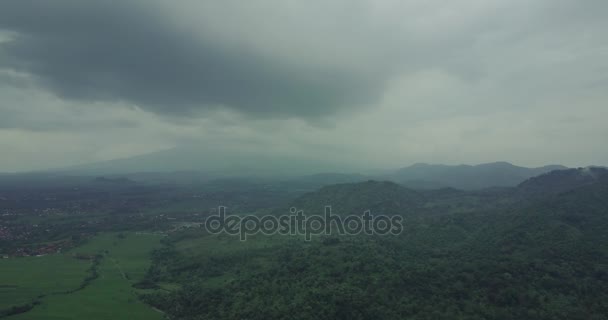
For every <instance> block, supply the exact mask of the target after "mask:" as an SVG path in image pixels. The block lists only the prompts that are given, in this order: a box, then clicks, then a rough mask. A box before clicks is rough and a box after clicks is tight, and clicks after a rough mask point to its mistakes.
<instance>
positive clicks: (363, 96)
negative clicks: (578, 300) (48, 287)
mask: <svg viewBox="0 0 608 320" xmlns="http://www.w3.org/2000/svg"><path fill="white" fill-rule="evenodd" d="M606 30H608V1H605V0H585V1H580V0H451V1H440V0H408V1H406V0H373V1H372V0H369V1H364V0H310V1H296V0H275V1H271V0H259V1H240V0H222V1H193V0H192V1H191V0H176V1H158V0H124V1H115V2H110V1H89V0H51V1H36V0H2V1H0V152H1V154H2V156H1V157H0V172H16V171H29V170H40V169H47V168H61V167H68V166H72V165H78V164H86V163H95V162H100V161H106V160H112V159H120V158H129V157H133V156H137V155H144V154H148V153H154V152H158V151H162V150H190V151H191V152H201V153H202V154H205V153H206V154H211V153H212V154H214V156H215V159H219V161H220V162H221V161H223V160H222V159H228V158H235V157H238V158H241V159H243V160H242V161H247V160H248V159H250V161H254V160H256V159H260V156H261V155H263V159H271V158H277V159H304V160H307V159H310V160H311V161H318V162H319V163H323V161H325V160H328V161H329V160H331V161H329V162H332V163H334V164H338V165H344V167H345V168H364V167H368V168H393V167H394V168H397V167H403V166H407V165H409V164H412V163H416V162H428V163H443V164H460V163H467V164H476V163H484V162H493V161H510V162H513V163H515V164H519V165H524V166H540V165H545V164H554V163H559V164H563V165H567V166H586V165H592V164H594V165H608V148H607V147H606V145H607V142H606V141H607V138H608V120H606V119H608V31H606ZM192 150H194V151H192ZM228 162H230V161H227V163H228ZM230 163H231V162H230ZM168 166H169V167H170V166H171V163H170V162H168ZM320 166H321V167H322V165H320ZM168 169H179V168H168ZM320 169H322V168H320Z"/></svg>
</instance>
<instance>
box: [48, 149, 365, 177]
mask: <svg viewBox="0 0 608 320" xmlns="http://www.w3.org/2000/svg"><path fill="white" fill-rule="evenodd" d="M360 169H361V168H360V167H355V166H348V165H346V164H344V163H342V162H341V161H338V160H336V159H332V158H331V157H326V158H318V157H313V156H312V155H298V154H283V155H276V154H272V155H270V154H268V153H267V152H265V150H264V149H263V148H254V149H247V150H232V149H229V150H228V149H223V148H222V147H196V146H191V147H180V148H173V149H168V150H162V151H158V152H153V153H148V154H143V155H138V156H134V157H130V158H123V159H115V160H108V161H101V162H96V163H90V164H83V165H77V166H71V167H67V168H59V169H55V170H49V171H60V172H65V173H69V174H73V175H96V176H98V175H113V174H119V175H123V174H127V173H141V172H202V173H204V174H205V175H206V176H208V177H216V178H219V177H226V176H232V177H234V176H253V177H261V176H263V177H271V176H274V177H293V176H299V175H300V176H301V175H311V174H316V173H319V172H357V171H359V170H360Z"/></svg>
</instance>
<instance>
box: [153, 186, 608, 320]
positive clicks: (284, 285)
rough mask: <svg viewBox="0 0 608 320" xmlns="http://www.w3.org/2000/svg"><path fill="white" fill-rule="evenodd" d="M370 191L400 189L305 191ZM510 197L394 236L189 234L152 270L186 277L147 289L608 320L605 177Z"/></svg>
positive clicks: (169, 298) (218, 302) (393, 310)
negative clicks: (539, 195)
mask: <svg viewBox="0 0 608 320" xmlns="http://www.w3.org/2000/svg"><path fill="white" fill-rule="evenodd" d="M366 187H367V188H366ZM324 190H325V191H326V192H329V193H331V196H328V194H327V193H324V192H323V191H324ZM365 193H367V194H375V193H383V194H384V195H385V198H384V199H385V201H384V202H383V203H386V202H387V201H388V200H386V195H387V194H388V195H390V194H391V193H392V194H400V193H401V191H400V189H399V188H397V187H396V186H394V185H392V184H387V183H373V182H366V183H363V184H358V185H356V186H353V185H345V186H344V187H343V188H341V187H340V186H334V187H331V188H325V189H323V190H322V191H321V192H320V193H315V194H309V195H306V196H305V197H303V198H302V199H300V200H298V201H300V203H305V204H306V205H308V206H311V207H320V206H322V204H323V203H324V201H326V200H327V199H330V198H329V197H334V198H339V199H341V200H344V201H343V202H342V204H343V206H345V207H347V208H359V207H361V206H364V205H365V204H364V203H363V202H364V201H367V198H364V197H358V196H357V195H358V194H365ZM481 196H483V197H485V196H484V195H481ZM490 198H491V197H487V199H490ZM319 199H321V200H319ZM358 199H362V201H363V202H362V201H359V200H358ZM392 203H393V204H397V205H398V204H399V202H392ZM503 203H505V202H504V201H502V199H501V197H496V202H494V205H495V206H496V208H495V209H494V210H492V211H485V210H478V211H470V212H469V211H464V212H454V213H452V214H445V215H440V216H435V215H430V216H417V217H415V219H412V220H409V221H410V222H413V221H415V222H416V223H410V224H409V225H407V226H406V230H405V231H404V233H403V234H401V235H400V236H398V237H374V236H350V237H346V236H342V237H333V236H331V237H319V238H317V241H311V242H305V241H302V240H301V239H299V238H290V237H280V236H274V237H260V236H258V237H253V238H251V239H248V241H246V242H244V243H243V242H240V241H239V240H238V239H237V238H230V237H228V236H212V235H207V234H204V233H202V232H200V233H198V234H197V233H195V232H190V233H182V234H179V235H176V236H174V237H169V238H167V239H166V240H165V241H164V242H165V247H164V248H163V249H160V250H157V251H155V253H154V255H153V257H154V261H155V263H154V265H153V267H152V268H151V269H150V272H149V273H148V274H147V276H146V281H147V282H150V283H154V282H163V283H167V282H169V283H177V284H179V285H180V287H179V288H178V289H176V290H171V291H169V292H168V291H164V290H156V291H155V292H151V293H148V294H146V295H145V300H146V301H147V302H148V303H150V304H151V305H153V306H155V307H157V308H159V309H161V310H164V311H166V312H167V313H168V314H170V315H172V316H173V317H175V318H178V319H283V318H285V317H286V316H288V317H289V318H291V319H319V318H323V319H547V320H549V319H581V320H583V319H606V317H607V316H606V315H608V238H607V236H606V232H605V230H607V229H608V215H607V212H608V181H606V180H600V181H597V182H596V183H592V184H589V185H585V186H583V187H577V188H575V189H574V190H570V191H567V192H566V193H561V194H559V195H557V196H556V195H551V194H549V195H547V197H546V198H544V199H543V200H542V201H536V200H535V201H532V202H526V201H523V202H522V203H521V204H520V205H519V206H513V207H502V208H501V207H500V205H502V204H503ZM506 203H514V201H511V202H506ZM394 207H395V206H392V207H387V208H394Z"/></svg>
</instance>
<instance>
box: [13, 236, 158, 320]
mask: <svg viewBox="0 0 608 320" xmlns="http://www.w3.org/2000/svg"><path fill="white" fill-rule="evenodd" d="M160 239H161V237H160V236H158V235H149V234H136V233H107V234H101V235H99V236H97V237H94V238H93V239H91V240H89V241H88V242H87V243H85V244H84V245H82V246H80V247H77V248H75V249H73V250H72V251H71V252H69V253H68V254H66V255H53V256H48V257H43V258H19V259H6V260H5V261H1V263H5V262H8V263H12V264H15V266H16V268H18V264H21V265H23V262H21V261H30V260H31V261H33V260H34V259H44V258H48V259H49V260H51V261H55V260H57V261H56V264H57V267H58V268H62V267H65V266H69V263H68V262H72V261H74V262H73V263H74V264H76V265H77V266H80V265H81V264H86V266H89V265H90V262H88V260H78V259H76V258H74V257H72V256H71V255H74V256H77V257H80V258H81V259H83V258H85V257H94V256H99V257H100V260H99V261H100V263H99V265H98V266H97V268H96V271H95V272H96V274H97V277H96V278H94V279H91V281H90V282H89V283H88V285H87V286H86V287H84V288H82V289H81V290H77V291H74V292H68V293H65V294H54V295H48V296H46V297H43V298H42V299H41V303H40V304H39V305H36V306H35V307H34V308H33V309H32V310H30V311H27V312H25V313H21V314H18V315H15V316H12V317H11V319H129V320H134V319H162V314H161V313H160V312H158V311H155V310H153V309H152V308H150V307H149V306H147V305H145V304H143V303H142V302H141V301H139V299H138V294H139V293H138V292H137V289H135V288H133V287H132V285H133V284H135V283H137V282H139V281H140V280H141V279H142V278H143V276H144V274H145V273H146V271H147V270H148V268H149V264H150V258H149V257H150V256H149V254H150V252H151V251H152V250H153V249H154V248H155V247H157V246H158V245H159V243H160ZM66 259H69V260H67V261H66ZM86 266H85V267H82V266H81V268H80V271H81V272H80V273H73V272H71V271H70V270H69V269H68V270H64V272H63V273H60V274H59V273H57V274H54V275H51V276H49V275H48V273H46V274H45V272H46V268H44V267H41V265H39V264H38V265H32V266H31V270H32V272H31V273H29V274H34V275H35V274H41V275H40V278H41V279H44V280H45V281H47V285H48V287H49V290H57V288H61V285H59V286H58V285H57V283H64V281H71V283H70V284H71V285H72V286H67V283H66V284H63V286H65V287H66V289H74V288H77V287H78V286H79V284H80V283H81V282H82V281H83V279H84V278H85V272H84V270H85V269H86ZM2 267H4V266H2ZM2 270H3V271H4V270H5V269H4V268H3V269H2ZM2 274H3V275H4V272H3V273H2ZM24 277H27V274H26V275H24ZM49 282H50V283H49ZM3 283H4V282H3ZM49 292H50V291H49ZM52 292H54V291H52ZM3 294H4V293H3ZM3 301H5V300H3ZM13 301H14V303H20V301H18V300H13Z"/></svg>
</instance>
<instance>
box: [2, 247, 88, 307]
mask: <svg viewBox="0 0 608 320" xmlns="http://www.w3.org/2000/svg"><path fill="white" fill-rule="evenodd" d="M90 265H91V262H90V261H88V260H79V259H75V258H74V257H72V256H71V255H69V254H55V255H47V256H42V257H22V258H14V259H0V270H1V272H0V310H7V309H10V308H11V307H13V306H23V305H28V304H31V303H33V302H34V301H36V300H38V297H40V296H46V295H50V294H53V293H61V292H66V291H69V290H73V289H75V288H77V287H78V286H79V285H80V284H81V282H82V281H83V279H84V278H85V276H86V270H87V269H88V268H89V267H90Z"/></svg>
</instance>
